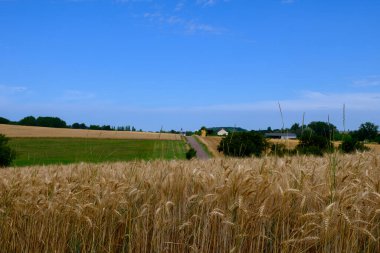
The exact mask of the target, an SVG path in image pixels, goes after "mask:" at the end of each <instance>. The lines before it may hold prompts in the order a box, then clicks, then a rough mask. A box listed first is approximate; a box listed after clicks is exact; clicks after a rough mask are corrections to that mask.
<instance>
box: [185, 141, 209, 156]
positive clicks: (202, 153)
mask: <svg viewBox="0 0 380 253" xmlns="http://www.w3.org/2000/svg"><path fill="white" fill-rule="evenodd" d="M186 140H187V142H188V143H189V144H190V146H191V147H192V148H193V149H195V151H197V158H198V159H201V160H206V159H209V158H210V157H209V156H208V154H207V153H206V152H205V151H204V150H203V149H202V147H201V145H200V144H199V143H198V142H197V141H196V140H195V138H194V137H193V136H186Z"/></svg>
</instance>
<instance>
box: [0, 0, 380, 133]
mask: <svg viewBox="0 0 380 253" xmlns="http://www.w3.org/2000/svg"><path fill="white" fill-rule="evenodd" d="M278 102H280V104H281V107H282V110H283V113H284V121H285V126H288V127H290V126H291V125H292V124H293V123H294V122H301V120H302V114H303V113H304V112H305V120H306V122H310V121H313V120H321V121H327V118H328V117H329V118H330V121H331V122H332V123H334V124H335V125H337V127H338V128H340V129H342V128H343V126H342V107H343V104H346V127H347V128H349V129H355V128H357V127H358V126H359V125H360V123H362V122H365V121H371V122H374V123H376V124H378V125H379V124H380V1H377V0H360V1H359V0H344V1H343V0H334V1H328V0H249V1H248V0H240V1H239V0H172V1H163V0H33V1H32V0H0V116H2V117H6V118H9V119H11V120H19V119H20V118H22V117H24V116H27V115H34V116H58V117H61V118H63V119H64V120H66V121H67V123H69V124H71V123H74V122H85V123H86V124H101V125H103V124H110V125H115V126H118V125H135V126H136V127H137V128H142V129H144V130H159V129H160V128H161V127H163V128H164V129H166V130H170V129H180V128H183V129H189V130H194V129H198V128H200V127H201V126H202V125H206V126H233V125H237V126H241V127H244V128H248V129H264V128H267V127H268V126H271V127H272V128H281V126H282V123H281V117H280V112H279V109H278Z"/></svg>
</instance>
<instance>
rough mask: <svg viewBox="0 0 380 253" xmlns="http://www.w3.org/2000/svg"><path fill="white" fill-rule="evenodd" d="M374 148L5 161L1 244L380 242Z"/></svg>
mask: <svg viewBox="0 0 380 253" xmlns="http://www.w3.org/2000/svg"><path fill="white" fill-rule="evenodd" d="M379 225H380V157H379V156H378V155H377V154H375V153H370V152H367V153H363V154H355V155H339V154H333V155H330V156H325V157H304V156H295V157H291V158H276V157H264V158H261V159H259V158H254V159H214V160H208V161H197V160H193V161H153V162H143V161H141V162H129V163H105V164H84V163H82V164H74V165H67V166H42V167H24V168H8V169H3V170H1V171H0V231H1V233H0V245H1V252H379V251H380V244H379V237H380V227H379Z"/></svg>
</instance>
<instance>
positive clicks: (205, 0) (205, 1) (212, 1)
mask: <svg viewBox="0 0 380 253" xmlns="http://www.w3.org/2000/svg"><path fill="white" fill-rule="evenodd" d="M230 1H231V0H197V1H196V3H197V4H198V5H201V6H203V7H211V6H214V5H216V4H217V3H219V2H224V3H227V2H230Z"/></svg>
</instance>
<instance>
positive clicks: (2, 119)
mask: <svg viewBox="0 0 380 253" xmlns="http://www.w3.org/2000/svg"><path fill="white" fill-rule="evenodd" d="M10 123H11V121H10V120H9V119H6V118H3V117H0V124H10Z"/></svg>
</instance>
